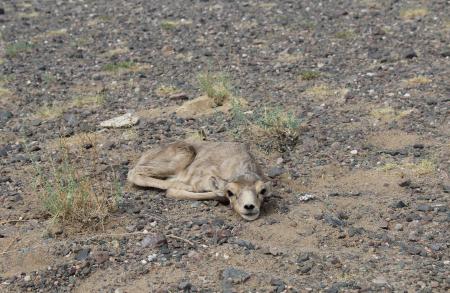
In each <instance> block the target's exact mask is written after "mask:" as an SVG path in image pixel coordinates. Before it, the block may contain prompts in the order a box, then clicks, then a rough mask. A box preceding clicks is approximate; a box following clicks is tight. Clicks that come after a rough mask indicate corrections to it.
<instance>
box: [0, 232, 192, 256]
mask: <svg viewBox="0 0 450 293" xmlns="http://www.w3.org/2000/svg"><path fill="white" fill-rule="evenodd" d="M149 233H151V232H144V231H138V232H129V233H116V234H107V233H105V234H98V235H93V236H91V237H87V238H84V239H77V241H90V240H94V239H98V238H114V237H123V236H134V235H147V234H149ZM165 236H166V237H167V238H172V239H177V240H180V241H184V242H186V243H188V244H190V245H191V246H195V243H194V242H192V241H190V240H187V239H184V238H181V237H179V236H175V235H173V234H167V235H165ZM68 241H70V239H68V240H62V241H57V242H53V243H51V244H46V245H36V246H33V247H29V249H30V250H31V249H36V248H42V247H46V248H48V247H49V246H53V245H58V244H61V243H67V242H68ZM12 243H14V241H13V242H12ZM12 243H11V245H12ZM11 245H9V246H8V247H7V249H6V250H5V251H3V252H2V253H0V255H5V254H10V253H17V252H18V251H17V250H9V251H8V249H9V248H10V247H11Z"/></svg>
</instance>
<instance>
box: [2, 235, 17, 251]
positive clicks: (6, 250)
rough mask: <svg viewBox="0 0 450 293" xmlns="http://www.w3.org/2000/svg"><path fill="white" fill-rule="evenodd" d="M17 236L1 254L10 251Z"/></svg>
mask: <svg viewBox="0 0 450 293" xmlns="http://www.w3.org/2000/svg"><path fill="white" fill-rule="evenodd" d="M16 240H17V238H16V237H14V238H13V239H12V240H11V242H10V243H9V244H8V246H6V248H5V250H3V252H2V253H1V254H0V255H3V254H6V252H7V251H8V249H10V248H11V246H12V245H13V244H14V242H16Z"/></svg>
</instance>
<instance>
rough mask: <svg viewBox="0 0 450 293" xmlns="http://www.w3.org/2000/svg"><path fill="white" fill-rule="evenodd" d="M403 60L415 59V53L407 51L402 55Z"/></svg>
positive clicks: (411, 50) (412, 50) (410, 50)
mask: <svg viewBox="0 0 450 293" xmlns="http://www.w3.org/2000/svg"><path fill="white" fill-rule="evenodd" d="M403 56H404V57H405V59H413V58H417V53H416V51H414V49H408V50H406V51H405V54H404V55H403Z"/></svg>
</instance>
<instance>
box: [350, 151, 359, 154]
mask: <svg viewBox="0 0 450 293" xmlns="http://www.w3.org/2000/svg"><path fill="white" fill-rule="evenodd" d="M350 154H352V155H357V154H358V150H351V151H350Z"/></svg>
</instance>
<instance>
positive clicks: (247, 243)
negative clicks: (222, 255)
mask: <svg viewBox="0 0 450 293" xmlns="http://www.w3.org/2000/svg"><path fill="white" fill-rule="evenodd" d="M228 242H229V243H234V244H237V245H239V246H242V247H245V248H246V249H248V250H254V249H255V246H254V245H253V243H251V242H250V241H247V240H243V239H232V240H228Z"/></svg>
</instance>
